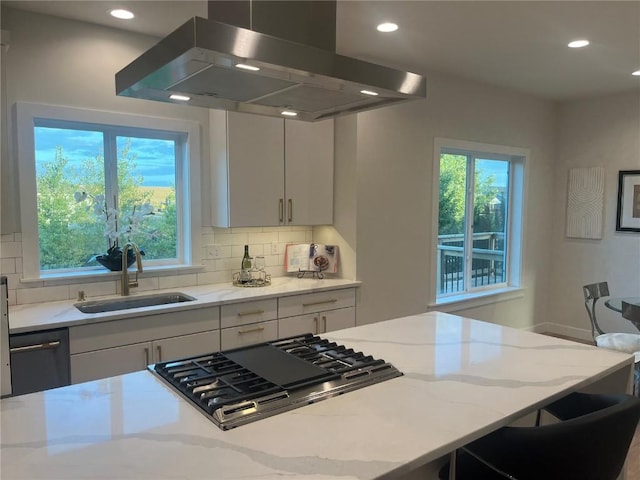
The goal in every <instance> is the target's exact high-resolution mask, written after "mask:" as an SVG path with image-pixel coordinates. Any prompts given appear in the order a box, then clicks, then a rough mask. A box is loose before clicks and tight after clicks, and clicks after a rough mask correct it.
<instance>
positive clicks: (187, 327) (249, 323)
mask: <svg viewBox="0 0 640 480" xmlns="http://www.w3.org/2000/svg"><path fill="white" fill-rule="evenodd" d="M355 324H356V307H355V288H346V289H338V290H327V291H322V292H313V293H305V294H300V295H288V296H285V297H280V298H268V299H260V300H250V301H246V302H239V303H232V304H226V305H222V306H220V307H218V306H215V307H205V308H200V309H192V310H183V311H178V312H166V313H157V314H154V315H146V316H141V317H133V318H127V319H121V320H113V321H106V322H98V323H91V324H85V325H78V326H72V327H69V344H70V352H71V382H72V383H81V382H87V381H91V380H97V379H100V378H106V377H112V376H115V375H122V374H125V373H130V372H135V371H139V370H144V369H145V368H146V367H147V365H149V364H153V363H157V362H166V361H170V360H177V359H179V358H183V357H190V356H194V355H200V354H205V353H210V352H215V351H219V350H231V349H234V348H239V347H244V346H247V345H254V344H257V343H263V342H268V341H272V340H277V339H279V338H286V337H291V336H294V335H300V334H303V333H313V334H322V333H326V332H331V331H333V330H340V329H343V328H349V327H354V326H355Z"/></svg>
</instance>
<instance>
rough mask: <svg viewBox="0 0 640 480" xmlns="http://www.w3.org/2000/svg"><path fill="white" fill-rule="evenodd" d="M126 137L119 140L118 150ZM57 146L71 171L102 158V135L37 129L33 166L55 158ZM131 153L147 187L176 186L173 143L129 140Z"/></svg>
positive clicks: (99, 133) (67, 130)
mask: <svg viewBox="0 0 640 480" xmlns="http://www.w3.org/2000/svg"><path fill="white" fill-rule="evenodd" d="M126 140H127V137H118V141H117V143H118V149H120V148H121V147H122V145H124V144H125V142H126ZM57 147H62V149H63V152H64V156H65V158H67V159H68V160H69V166H70V167H71V168H73V167H75V168H77V167H79V166H80V165H81V163H82V162H83V161H84V160H86V159H89V158H95V157H96V155H102V153H103V150H104V147H103V141H102V133H101V132H92V131H85V130H69V129H60V128H49V127H36V129H35V149H36V161H37V162H36V163H41V162H47V161H50V160H53V159H54V156H55V151H56V148H57ZM131 151H132V152H135V153H136V155H137V157H136V164H137V165H138V172H137V173H139V174H140V175H142V177H143V178H144V181H143V185H144V186H146V187H169V186H174V185H175V159H174V144H173V142H172V141H169V140H158V139H148V138H132V139H131Z"/></svg>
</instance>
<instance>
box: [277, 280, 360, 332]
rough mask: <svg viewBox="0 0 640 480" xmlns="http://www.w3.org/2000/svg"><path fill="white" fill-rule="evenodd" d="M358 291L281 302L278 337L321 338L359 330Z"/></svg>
mask: <svg viewBox="0 0 640 480" xmlns="http://www.w3.org/2000/svg"><path fill="white" fill-rule="evenodd" d="M355 305H356V292H355V288H347V289H343V290H330V291H326V292H314V293H306V294H303V295H292V296H289V297H283V298H280V299H279V300H278V336H279V338H286V337H291V336H293V335H300V334H303V333H313V334H316V335H317V334H321V333H327V332H331V331H333V330H341V329H343V328H349V327H355V326H356V307H355Z"/></svg>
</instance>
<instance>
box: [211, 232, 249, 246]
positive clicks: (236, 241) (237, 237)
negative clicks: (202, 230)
mask: <svg viewBox="0 0 640 480" xmlns="http://www.w3.org/2000/svg"><path fill="white" fill-rule="evenodd" d="M247 235H248V234H247V233H229V234H226V235H215V236H214V238H215V243H218V244H220V245H245V244H247V243H249V242H247Z"/></svg>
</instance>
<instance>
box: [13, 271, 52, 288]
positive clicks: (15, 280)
mask: <svg viewBox="0 0 640 480" xmlns="http://www.w3.org/2000/svg"><path fill="white" fill-rule="evenodd" d="M21 279H22V274H21V273H9V274H7V282H8V284H9V288H14V289H16V290H23V289H24V290H28V289H31V288H42V287H44V282H29V283H22V282H21V281H20V280H21Z"/></svg>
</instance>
